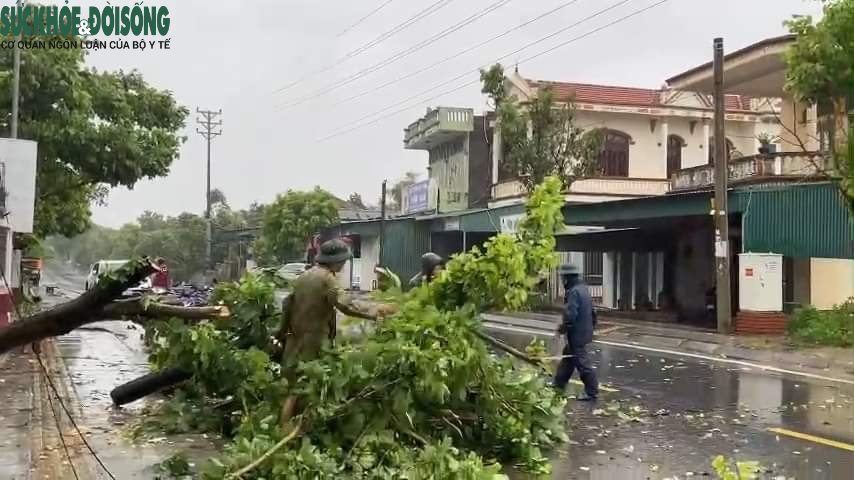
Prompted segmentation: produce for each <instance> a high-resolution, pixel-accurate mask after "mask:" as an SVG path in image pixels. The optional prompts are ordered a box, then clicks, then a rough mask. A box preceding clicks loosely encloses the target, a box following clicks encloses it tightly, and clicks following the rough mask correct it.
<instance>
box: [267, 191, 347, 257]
mask: <svg viewBox="0 0 854 480" xmlns="http://www.w3.org/2000/svg"><path fill="white" fill-rule="evenodd" d="M340 205H341V200H339V199H337V198H335V197H334V196H333V195H332V194H331V193H329V192H327V191H325V190H322V189H321V188H320V187H315V188H314V190H311V191H308V192H298V191H294V190H288V191H287V193H285V194H283V195H279V196H277V197H276V201H274V202H273V203H271V204H270V205H268V206H267V207H266V208H265V209H264V221H263V226H262V228H261V237H260V239H259V241H258V242H256V243H255V244H254V245H253V249H254V250H255V252H256V255H258V257H259V258H262V259H266V260H267V262H265V263H269V261H270V260H274V261H278V262H281V263H284V262H288V261H292V260H298V259H302V258H303V256H304V253H305V246H306V244H307V243H308V241H309V239H310V238H311V236H312V235H314V234H315V233H318V232H319V231H320V230H321V229H323V228H326V227H328V226H330V225H334V224H335V223H337V222H338V207H339V206H340Z"/></svg>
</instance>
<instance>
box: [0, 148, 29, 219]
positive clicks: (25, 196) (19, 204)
mask: <svg viewBox="0 0 854 480" xmlns="http://www.w3.org/2000/svg"><path fill="white" fill-rule="evenodd" d="M36 153H37V144H36V142H32V141H30V140H13V139H11V138H0V164H2V165H3V166H4V169H5V178H4V179H3V181H4V183H5V186H6V210H7V211H8V212H9V216H8V218H7V220H8V224H9V225H11V227H12V230H13V231H15V232H23V233H32V231H33V213H34V210H35V199H36ZM0 173H2V172H0Z"/></svg>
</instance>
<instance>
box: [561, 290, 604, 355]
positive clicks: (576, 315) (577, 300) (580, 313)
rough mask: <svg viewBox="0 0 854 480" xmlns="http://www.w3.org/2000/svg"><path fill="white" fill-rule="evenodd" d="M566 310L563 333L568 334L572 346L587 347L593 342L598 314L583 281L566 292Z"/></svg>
mask: <svg viewBox="0 0 854 480" xmlns="http://www.w3.org/2000/svg"><path fill="white" fill-rule="evenodd" d="M565 299H566V309H565V310H564V312H563V325H562V326H561V331H562V332H564V333H566V335H567V340H568V342H569V344H570V345H578V346H580V345H587V344H588V343H591V342H593V329H594V328H596V312H595V311H594V310H593V300H592V299H591V298H590V292H589V291H588V290H587V285H586V284H584V283H583V282H581V281H578V282H576V283H575V284H574V285H571V286H570V288H569V289H568V290H567V292H566V296H565Z"/></svg>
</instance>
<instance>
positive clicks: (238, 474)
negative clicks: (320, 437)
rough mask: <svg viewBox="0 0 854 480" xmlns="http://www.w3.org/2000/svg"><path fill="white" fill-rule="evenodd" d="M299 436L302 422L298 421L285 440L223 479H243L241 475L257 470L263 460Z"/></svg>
mask: <svg viewBox="0 0 854 480" xmlns="http://www.w3.org/2000/svg"><path fill="white" fill-rule="evenodd" d="M301 434H302V421H301V420H300V421H299V422H297V426H296V427H294V429H293V430H291V433H289V434H288V435H287V436H286V437H285V438H283V439H281V440H279V442H278V443H276V444H275V445H273V446H272V447H271V448H270V449H269V450H267V451H266V452H264V454H263V455H261V456H260V457H258V458H257V459H256V460H255V461H254V462H252V463H250V464H249V465H246V466H245V467H243V468H241V469H240V470H238V471H236V472H234V473H232V474H230V475H228V476H227V477H225V478H226V479H229V480H233V479H237V478H243V475H246V474H247V473H249V472H251V471H252V470H254V469H255V468H257V467H258V466H259V465H261V464H262V463H264V461H265V460H267V459H268V458H270V457H271V456H272V455H273V454H274V453H276V452H277V451H279V449H281V448H282V447H284V446H285V444H287V443H288V442H290V441H291V440H293V439H295V438H296V437H298V436H299V435H301Z"/></svg>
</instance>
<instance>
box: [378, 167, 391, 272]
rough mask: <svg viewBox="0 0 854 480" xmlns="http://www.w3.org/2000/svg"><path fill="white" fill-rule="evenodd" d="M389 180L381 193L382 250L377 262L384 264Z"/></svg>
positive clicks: (384, 181) (385, 182) (385, 181)
mask: <svg viewBox="0 0 854 480" xmlns="http://www.w3.org/2000/svg"><path fill="white" fill-rule="evenodd" d="M387 183H388V181H387V180H383V189H382V194H381V195H380V248H379V250H380V252H379V258H378V261H377V264H379V265H380V266H382V264H383V246H384V244H385V204H386V194H387V190H386V185H387Z"/></svg>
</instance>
